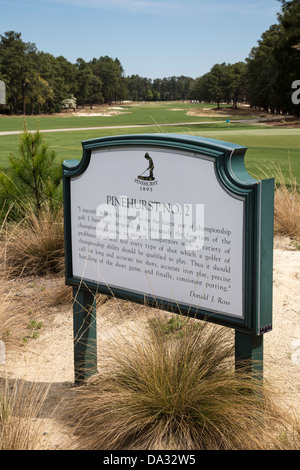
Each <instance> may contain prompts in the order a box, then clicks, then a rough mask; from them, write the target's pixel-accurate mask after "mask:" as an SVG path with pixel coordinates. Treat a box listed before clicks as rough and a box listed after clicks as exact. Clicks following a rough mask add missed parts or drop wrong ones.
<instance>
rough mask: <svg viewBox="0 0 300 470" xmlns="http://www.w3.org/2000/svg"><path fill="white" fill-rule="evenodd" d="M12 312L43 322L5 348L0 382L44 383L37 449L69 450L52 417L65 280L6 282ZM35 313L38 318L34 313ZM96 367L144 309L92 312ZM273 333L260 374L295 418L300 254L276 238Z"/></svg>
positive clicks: (64, 328) (61, 360)
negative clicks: (36, 331) (34, 334)
mask: <svg viewBox="0 0 300 470" xmlns="http://www.w3.org/2000/svg"><path fill="white" fill-rule="evenodd" d="M10 289H11V291H10V295H11V298H12V308H13V309H14V310H15V311H17V310H18V309H22V311H24V315H26V312H27V313H28V311H31V313H30V315H31V318H32V317H33V315H35V317H34V318H35V320H42V321H43V326H42V328H41V330H40V336H39V337H38V338H37V339H31V340H29V341H28V343H27V344H26V345H24V346H20V347H17V348H16V347H8V348H7V351H6V364H2V365H0V379H1V378H2V380H3V379H5V380H7V381H8V383H12V382H13V380H14V379H21V380H22V382H23V381H24V382H23V383H24V384H25V385H26V386H29V385H30V384H32V383H35V384H36V385H37V386H38V387H41V386H43V384H46V385H47V386H48V387H49V392H48V396H47V399H46V401H45V404H44V406H43V408H42V413H41V415H40V417H39V419H38V420H37V422H38V423H39V435H40V443H39V448H41V449H68V448H71V447H72V443H73V442H74V437H73V436H72V432H70V429H68V428H67V426H65V425H62V424H61V423H60V422H59V421H58V420H57V419H56V417H57V416H58V414H59V409H60V408H59V404H60V401H61V399H62V398H63V397H64V396H67V395H68V394H69V393H70V392H71V391H72V389H73V381H74V375H73V332H72V305H71V302H70V301H68V294H65V295H63V297H62V299H60V301H59V300H58V297H57V294H58V293H59V292H61V289H63V291H64V292H66V291H65V288H64V281H63V280H60V281H58V280H57V279H53V278H52V279H51V278H40V279H32V278H31V279H26V280H23V281H19V280H18V281H10ZM105 299H106V298H102V300H105ZM38 312H39V313H38ZM97 312H98V314H97V323H98V367H101V360H102V359H101V358H102V357H103V356H104V355H105V351H106V348H107V347H108V346H109V345H111V344H112V333H113V331H114V329H115V328H122V329H124V328H127V327H128V326H131V327H134V326H135V322H143V321H145V315H147V314H148V315H149V310H147V309H146V308H145V307H143V306H133V305H132V304H130V303H129V302H125V301H118V300H116V299H109V300H107V301H106V302H104V303H102V305H99V307H98V309H97ZM273 317H274V322H273V330H272V331H271V332H269V333H267V334H266V335H265V337H264V375H265V378H266V379H267V380H270V381H272V383H274V385H276V387H278V389H279V391H280V400H282V401H283V402H285V403H286V405H287V406H288V407H289V408H290V409H291V410H295V412H296V413H299V403H300V251H296V250H295V249H294V248H293V247H292V245H291V243H290V240H289V239H285V238H275V243H274V309H273Z"/></svg>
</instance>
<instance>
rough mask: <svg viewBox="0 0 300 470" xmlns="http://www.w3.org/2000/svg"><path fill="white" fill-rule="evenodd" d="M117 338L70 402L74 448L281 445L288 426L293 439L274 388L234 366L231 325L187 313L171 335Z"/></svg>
mask: <svg viewBox="0 0 300 470" xmlns="http://www.w3.org/2000/svg"><path fill="white" fill-rule="evenodd" d="M158 321H159V320H158ZM200 325H201V326H200ZM159 331H160V332H159ZM125 336H126V338H125ZM113 343H114V346H112V351H111V355H110V357H109V358H108V359H107V363H106V364H102V365H101V371H102V372H101V373H99V374H98V375H97V376H95V377H94V378H92V379H90V381H89V382H88V383H87V385H85V386H83V387H79V388H76V389H74V391H73V392H74V393H73V396H72V398H71V399H70V401H69V402H68V405H67V408H66V410H67V411H66V412H67V416H68V419H69V422H70V423H71V424H72V425H73V426H74V427H75V429H76V434H77V437H78V446H77V448H79V449H86V450H100V449H102V450H117V449H119V450H230V449H232V450H237V449H240V450H243V449H272V448H282V445H283V441H282V439H281V438H280V435H282V433H283V432H284V433H285V434H284V435H285V436H286V441H285V442H284V446H285V447H288V446H293V445H295V442H294V435H293V430H292V432H291V430H290V429H289V428H290V422H289V420H286V416H285V415H284V414H283V413H281V412H280V410H279V409H278V407H276V406H275V405H274V403H273V401H272V395H271V391H270V390H268V389H267V388H266V386H264V387H263V386H262V383H261V382H260V381H257V380H255V379H251V380H250V379H249V376H248V375H247V374H246V372H242V371H240V372H239V373H238V374H236V373H235V371H234V367H233V351H232V341H231V338H230V337H229V336H228V330H227V329H222V328H216V326H212V325H209V324H206V323H204V324H203V323H202V322H201V323H199V322H196V323H194V322H193V321H192V320H190V321H189V322H187V323H186V325H185V326H184V327H183V329H182V331H181V334H180V335H178V334H171V335H166V334H165V330H164V327H163V325H162V328H160V329H157V324H156V328H155V329H154V330H153V329H150V332H149V331H148V333H147V334H146V333H145V332H138V331H137V330H136V329H135V331H134V332H128V331H127V332H126V334H124V335H117V336H116V337H115V338H114V340H113ZM278 436H279V437H278ZM297 439H298V441H297V443H298V445H299V443H300V440H299V435H297Z"/></svg>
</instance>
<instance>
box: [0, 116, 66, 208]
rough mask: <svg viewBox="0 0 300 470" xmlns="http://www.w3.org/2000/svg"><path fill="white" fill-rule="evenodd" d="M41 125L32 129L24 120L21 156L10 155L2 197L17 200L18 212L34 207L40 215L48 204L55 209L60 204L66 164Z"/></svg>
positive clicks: (1, 184) (0, 181)
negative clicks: (41, 131) (44, 135)
mask: <svg viewBox="0 0 300 470" xmlns="http://www.w3.org/2000/svg"><path fill="white" fill-rule="evenodd" d="M55 160H56V155H55V153H54V151H52V150H51V151H50V150H49V148H48V145H47V144H46V142H45V140H44V137H43V134H41V133H40V130H39V128H38V129H37V131H36V132H33V133H32V132H29V131H28V130H27V127H26V122H25V123H24V131H23V133H22V135H21V137H20V142H19V147H18V156H16V157H14V156H13V155H12V154H11V155H10V156H9V161H10V167H9V170H8V172H6V173H5V172H1V173H0V190H1V198H2V200H3V201H5V203H6V204H5V205H6V207H7V204H11V203H13V209H12V214H13V215H14V216H18V215H20V214H22V213H23V212H24V209H26V208H28V207H31V208H32V209H33V210H34V212H35V213H36V215H37V216H38V215H39V214H40V212H41V210H42V209H43V208H44V206H45V205H48V207H49V208H50V210H51V211H54V210H55V208H56V207H57V206H58V202H59V200H60V192H61V181H62V168H61V165H59V164H58V163H56V161H55Z"/></svg>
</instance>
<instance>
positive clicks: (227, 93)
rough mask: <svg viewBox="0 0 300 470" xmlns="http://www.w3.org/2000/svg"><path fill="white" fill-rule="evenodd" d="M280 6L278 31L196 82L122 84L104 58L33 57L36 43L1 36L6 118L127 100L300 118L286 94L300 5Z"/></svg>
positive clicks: (294, 64) (297, 66) (298, 58)
mask: <svg viewBox="0 0 300 470" xmlns="http://www.w3.org/2000/svg"><path fill="white" fill-rule="evenodd" d="M278 1H279V2H280V3H281V12H280V13H279V15H278V24H275V25H272V26H270V28H269V29H268V30H267V31H265V32H264V33H263V34H262V36H261V38H260V40H259V41H258V45H257V46H256V47H254V48H253V49H252V50H251V51H250V54H249V57H248V58H247V59H246V60H245V61H244V62H237V63H234V64H226V63H221V64H215V65H214V66H213V67H212V68H211V70H210V71H209V72H207V73H206V74H204V75H203V76H201V77H199V78H197V79H193V78H191V77H186V76H183V75H182V76H180V77H167V78H163V79H159V78H156V79H154V80H152V79H149V78H144V77H140V76H139V75H131V76H127V77H126V76H125V73H124V69H123V67H122V64H121V62H120V61H119V60H118V59H117V58H116V59H112V58H111V57H108V56H101V57H99V58H98V59H97V58H93V59H92V60H91V61H89V62H86V61H85V60H84V59H82V58H78V59H77V61H76V63H75V64H73V63H71V62H69V61H68V60H67V59H65V58H64V57H62V56H60V57H54V56H53V55H51V54H49V53H45V52H41V51H38V50H37V47H36V45H35V44H34V43H25V42H23V40H22V39H21V33H16V32H14V31H8V32H6V33H4V35H0V79H2V80H4V81H5V83H6V97H7V107H6V111H7V112H9V113H12V114H17V113H22V114H40V113H54V112H60V111H61V110H62V109H63V108H64V107H68V106H72V107H78V106H82V107H85V106H87V105H88V106H90V107H91V108H92V107H93V106H94V105H97V104H102V103H108V104H112V103H116V102H123V101H124V100H131V101H138V100H140V101H160V100H161V101H165V100H197V101H205V102H214V103H216V104H217V106H218V107H219V105H220V103H221V102H226V103H231V104H232V105H233V107H236V106H237V103H238V102H240V101H247V102H248V103H250V105H251V106H255V107H258V108H261V109H264V110H265V111H270V112H277V113H284V114H287V113H290V114H298V113H299V106H298V107H297V106H296V105H295V104H294V103H293V102H292V99H291V95H292V92H293V90H292V83H293V82H294V81H295V80H300V2H299V0H291V1H285V0H278ZM0 108H1V107H0ZM3 110H5V108H3V107H2V111H3Z"/></svg>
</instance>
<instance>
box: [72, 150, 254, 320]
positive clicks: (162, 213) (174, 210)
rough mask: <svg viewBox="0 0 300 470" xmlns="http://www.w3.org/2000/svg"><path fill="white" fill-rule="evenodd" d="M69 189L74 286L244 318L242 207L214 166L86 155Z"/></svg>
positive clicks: (141, 156)
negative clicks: (84, 285) (95, 286)
mask: <svg viewBox="0 0 300 470" xmlns="http://www.w3.org/2000/svg"><path fill="white" fill-rule="evenodd" d="M70 191H71V243H72V265H73V276H74V277H75V278H78V279H84V280H86V281H88V280H89V281H92V282H95V283H97V284H99V283H100V284H105V285H107V286H110V287H111V288H119V289H123V290H128V291H131V292H134V293H138V294H141V295H146V296H149V295H150V296H151V297H154V298H157V299H162V300H165V301H170V302H174V303H179V304H184V305H187V306H191V307H194V308H201V309H205V310H206V311H207V312H208V314H209V312H210V311H211V312H212V313H221V314H224V315H229V316H233V317H237V318H240V319H242V318H243V316H244V307H243V306H244V206H245V201H244V199H243V197H241V196H234V195H233V194H231V193H229V191H227V190H226V189H225V187H224V186H223V185H222V183H221V182H220V180H219V177H218V176H217V174H216V171H215V162H214V159H213V158H211V157H208V156H202V155H200V154H196V153H192V152H185V151H181V150H172V149H166V148H159V147H150V148H148V147H147V148H146V147H143V146H132V147H126V148H117V147H114V148H104V149H95V150H93V151H92V153H91V158H90V162H89V165H88V167H87V169H86V170H85V171H84V172H83V173H82V174H80V175H79V176H77V177H73V178H71V183H70Z"/></svg>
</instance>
